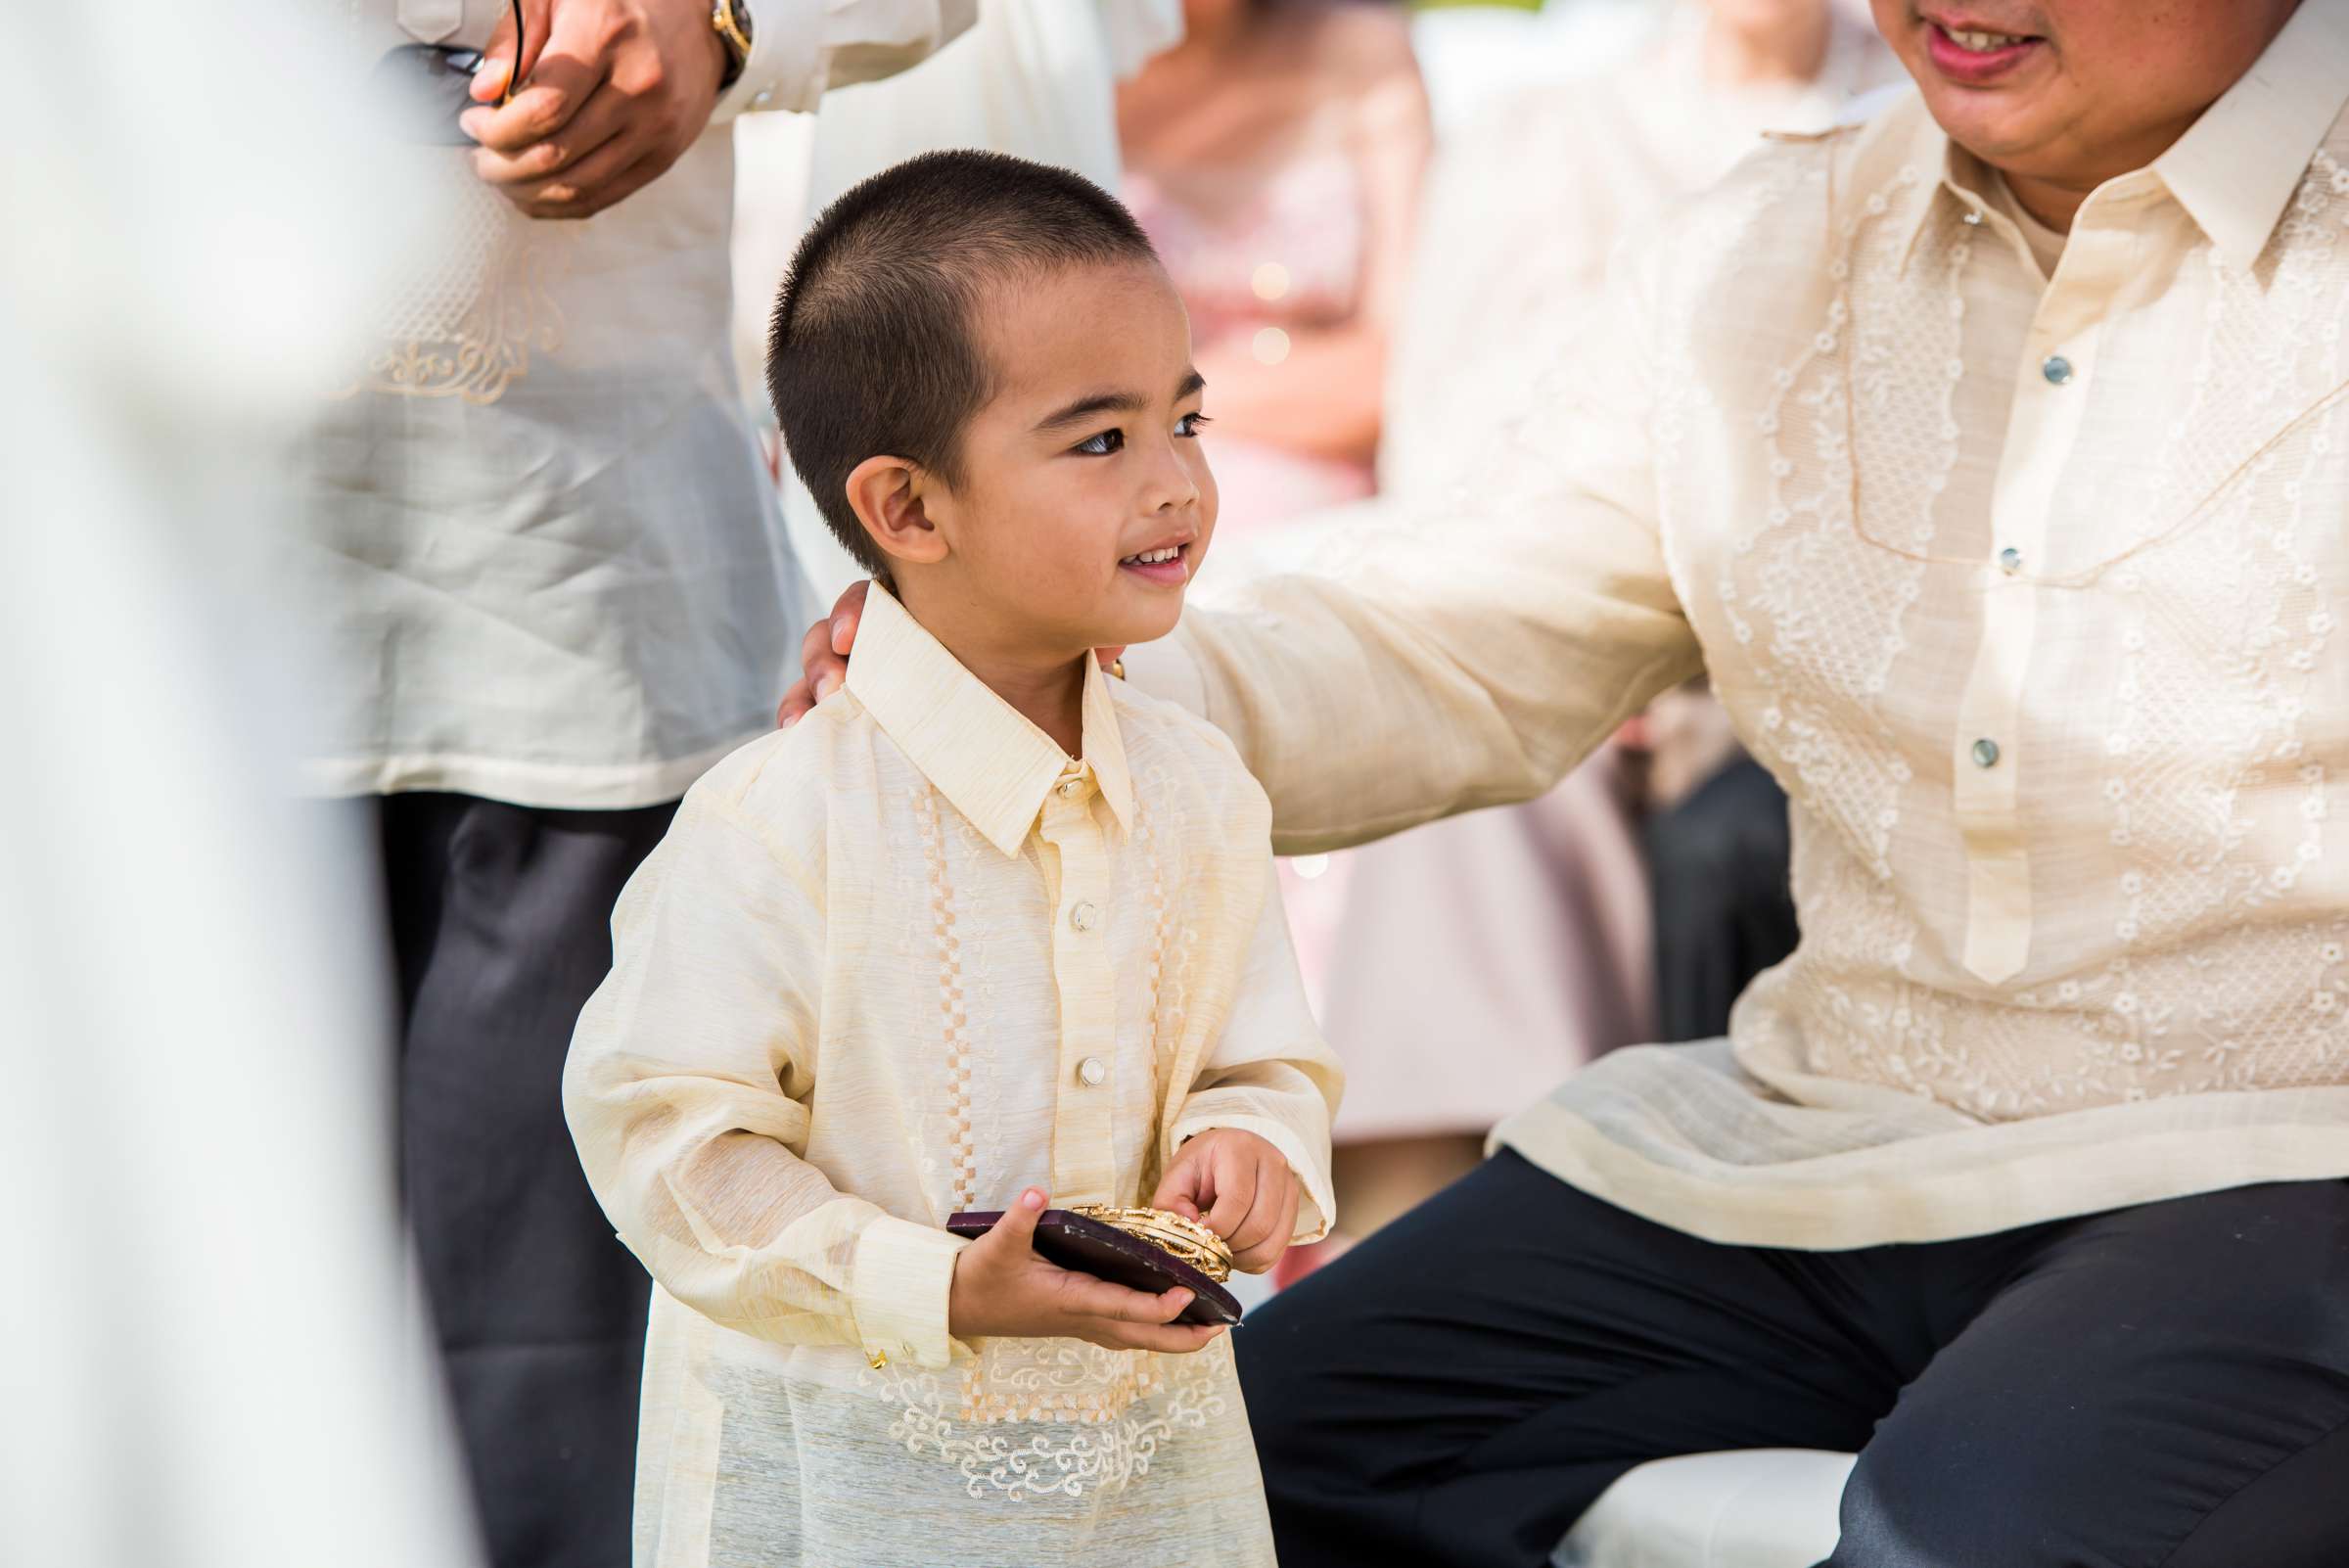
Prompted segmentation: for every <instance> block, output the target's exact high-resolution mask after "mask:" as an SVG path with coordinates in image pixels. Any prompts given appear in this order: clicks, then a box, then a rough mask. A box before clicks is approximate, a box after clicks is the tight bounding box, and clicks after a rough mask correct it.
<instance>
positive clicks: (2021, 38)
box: [810, 0, 2349, 1568]
mask: <svg viewBox="0 0 2349 1568" xmlns="http://www.w3.org/2000/svg"><path fill="white" fill-rule="evenodd" d="M1874 10H1875V18H1876V23H1877V25H1878V27H1879V29H1880V30H1881V31H1882V32H1883V34H1884V36H1885V37H1886V39H1887V40H1888V41H1889V42H1890V43H1891V45H1892V47H1893V48H1894V50H1895V51H1896V52H1897V53H1898V54H1899V55H1900V56H1901V59H1902V61H1903V63H1904V64H1905V65H1906V66H1907V67H1908V68H1909V70H1910V72H1911V75H1913V76H1914V77H1915V79H1916V82H1917V84H1918V87H1919V89H1920V91H1919V92H1918V93H1915V94H1909V95H1905V96H1904V97H1902V98H1900V99H1898V100H1896V101H1895V102H1893V103H1891V104H1890V105H1888V106H1886V107H1884V108H1883V109H1882V110H1881V111H1880V112H1879V113H1877V114H1876V115H1874V117H1873V118H1871V119H1869V120H1868V121H1867V122H1866V123H1865V124H1864V125H1858V126H1854V127H1850V128H1847V129H1844V130H1841V131H1838V132H1834V133H1830V134H1827V135H1823V136H1819V137H1814V138H1804V139H1795V140H1790V141H1785V142H1782V143H1780V144H1778V145H1776V146H1773V147H1771V148H1768V149H1765V150H1763V151H1761V152H1759V153H1758V154H1756V156H1754V157H1753V158H1751V159H1749V160H1748V161H1746V162H1745V163H1744V164H1743V165H1742V166H1741V168H1740V169H1739V170H1738V171H1737V172H1736V173H1735V174H1733V175H1731V176H1730V178H1729V180H1728V181H1727V183H1726V184H1725V185H1723V186H1721V187H1719V188H1717V189H1716V190H1714V191H1713V192H1711V193H1710V194H1708V195H1707V196H1705V197H1702V198H1700V199H1698V200H1697V201H1696V202H1694V203H1692V204H1691V205H1689V206H1688V207H1687V208H1683V209H1681V211H1680V212H1678V213H1677V214H1676V215H1675V216H1674V217H1673V218H1672V219H1671V220H1670V221H1669V222H1668V223H1666V224H1665V225H1664V226H1663V227H1662V228H1661V229H1660V230H1659V231H1658V232H1657V233H1656V234H1655V235H1653V236H1652V237H1650V239H1649V240H1648V242H1647V243H1645V244H1643V245H1640V246H1638V247H1637V248H1635V250H1634V251H1632V252H1631V253H1629V254H1627V255H1626V256H1625V258H1624V270H1623V272H1622V274H1621V277H1620V281H1619V286H1618V287H1617V288H1616V290H1615V291H1614V295H1613V299H1612V301H1611V303H1610V305H1609V307H1608V309H1607V310H1606V311H1605V312H1603V319H1602V322H1601V326H1600V330H1599V331H1598V332H1597V333H1596V335H1595V336H1593V337H1592V338H1590V339H1589V340H1588V341H1586V342H1585V343H1584V344H1582V345H1581V346H1579V347H1577V348H1576V349H1575V350H1573V351H1572V352H1571V353H1570V354H1569V356H1568V358H1567V360H1566V362H1565V367H1564V368H1565V375H1564V377H1563V379H1562V380H1560V381H1558V382H1556V383H1554V384H1552V385H1550V386H1549V387H1547V388H1546V389H1545V390H1544V392H1543V395H1542V398H1541V401H1540V403H1539V405H1538V406H1537V407H1536V409H1535V411H1534V412H1533V414H1532V415H1531V417H1530V418H1529V419H1528V420H1526V421H1525V422H1524V424H1523V425H1522V427H1521V428H1520V429H1518V430H1517V431H1516V433H1515V435H1514V437H1513V438H1512V439H1510V440H1509V441H1508V442H1507V443H1506V445H1505V447H1499V446H1497V448H1496V450H1495V451H1494V453H1493V454H1492V456H1491V457H1490V458H1489V460H1488V461H1487V463H1486V464H1485V465H1484V466H1483V467H1482V468H1481V470H1480V471H1479V472H1478V473H1477V474H1476V475H1475V476H1474V477H1473V478H1472V479H1471V481H1470V484H1469V486H1468V497H1469V500H1470V502H1471V504H1472V517H1471V519H1470V520H1469V523H1468V525H1467V526H1465V527H1453V528H1450V529H1447V530H1443V531H1441V532H1440V533H1428V534H1416V533H1411V532H1403V533H1398V534H1393V535H1390V536H1388V537H1386V538H1384V539H1379V540H1374V541H1373V540H1364V541H1362V544H1361V548H1360V553H1359V554H1358V555H1355V556H1354V557H1353V558H1351V559H1348V560H1344V561H1336V562H1332V563H1331V564H1330V565H1329V566H1328V567H1327V568H1326V569H1325V570H1323V571H1320V572H1317V573H1314V574H1297V575H1291V576H1279V577H1272V578H1266V579H1261V580H1259V581H1256V582H1253V583H1250V584H1248V585H1246V587H1245V589H1244V590H1243V592H1242V593H1241V595H1240V598H1241V599H1242V600H1243V607H1242V613H1240V614H1233V613H1231V612H1230V611H1229V610H1228V609H1227V610H1226V611H1224V612H1223V613H1221V614H1219V613H1217V612H1215V611H1213V610H1208V609H1199V610H1194V611H1193V613H1191V614H1190V615H1187V616H1186V617H1185V618H1184V621H1183V625H1182V627H1181V629H1180V630H1179V631H1178V632H1177V634H1176V635H1175V637H1174V639H1171V640H1170V641H1169V642H1168V643H1164V644H1160V645H1156V646H1154V647H1152V648H1147V649H1141V650H1137V651H1136V652H1134V653H1132V654H1129V655H1128V661H1127V662H1128V668H1129V669H1132V670H1133V671H1134V674H1135V676H1136V677H1137V679H1140V680H1142V681H1144V682H1146V683H1154V684H1156V685H1157V686H1158V687H1159V689H1160V690H1162V691H1166V692H1171V693H1172V692H1187V693H1188V696H1189V700H1190V701H1191V702H1192V703H1193V704H1195V705H1196V706H1197V707H1198V708H1199V709H1200V710H1202V711H1203V712H1205V713H1206V714H1208V715H1210V716H1211V717H1213V718H1214V719H1215V720H1216V721H1217V722H1218V723H1219V724H1221V726H1222V727H1223V728H1224V729H1225V730H1226V731H1227V732H1228V733H1229V734H1230V735H1231V736H1232V738H1233V740H1234V742H1235V743H1236V744H1237V745H1238V747H1239V750H1240V753H1241V755H1242V756H1243V757H1244V758H1245V759H1246V760H1247V761H1248V763H1249V765H1250V767H1251V768H1252V769H1253V770H1254V771H1255V772H1256V773H1257V775H1258V776H1259V777H1260V778H1261V779H1262V780H1263V781H1264V784H1265V787H1266V790H1267V793H1268V794H1269V796H1270V797H1271V800H1272V807H1273V830H1274V841H1275V846H1276V848H1279V849H1281V850H1284V851H1289V852H1296V851H1303V850H1310V849H1314V848H1323V847H1328V846H1331V845H1337V844H1344V843H1349V842H1353V841H1357V840H1359V839H1362V838H1366V837H1370V836H1374V835H1376V834H1379V833H1385V832H1393V831H1397V830H1399V829H1402V828H1405V827H1408V826H1410V825H1412V824H1413V823H1416V822H1420V821H1425V820H1427V819H1429V818H1430V817H1433V816H1436V815H1439V814H1441V813H1443V812H1445V811H1449V810H1459V809H1463V808H1466V807H1475V806H1482V805H1487V804H1492V803H1496V802H1500V801H1509V800H1519V799H1523V798H1525V797H1527V796H1530V795H1533V794H1535V793H1537V792H1538V791H1540V790H1542V789H1543V788H1544V787H1546V786H1547V785H1548V784H1550V783H1551V782H1552V781H1554V780H1555V779H1556V778H1557V777H1558V775H1559V774H1560V773H1561V772H1562V771H1563V770H1564V769H1565V768H1567V767H1569V766H1571V765H1572V764H1573V763H1574V761H1576V760H1577V759H1578V758H1580V757H1581V756H1582V755H1583V754H1584V753H1586V752H1587V751H1589V748H1590V747H1591V746H1593V745H1594V744H1596V743H1597V742H1598V740H1599V739H1601V738H1602V737H1604V736H1605V735H1607V734H1609V733H1611V732H1612V731H1613V729H1614V728H1615V726H1616V725H1617V724H1618V723H1619V722H1620V721H1621V720H1622V718H1623V717H1624V716H1625V715H1627V714H1629V713H1631V712H1633V711H1635V709H1637V708H1638V707H1639V706H1641V705H1642V704H1644V703H1645V702H1646V701H1647V700H1648V699H1649V698H1651V697H1652V696H1654V695H1655V694H1656V693H1657V692H1658V691H1660V690H1663V689H1664V688H1665V687H1667V686H1669V685H1671V684H1673V683H1674V682H1677V681H1679V680H1681V679H1684V678H1686V677H1687V676H1689V675H1690V674H1692V673H1694V672H1695V671H1696V670H1697V669H1700V668H1702V669H1707V670H1708V671H1709V672H1710V673H1711V675H1712V678H1713V683H1714V686H1715V689H1716V691H1717V692H1718V693H1719V694H1720V696H1721V699H1722V701H1723V703H1724V705H1725V706H1726V707H1727V710H1728V712H1729V713H1730V715H1732V716H1733V717H1734V718H1735V719H1736V721H1737V725H1738V729H1739V732H1740V735H1741V737H1742V738H1743V739H1744V740H1745V742H1746V743H1747V745H1748V746H1749V747H1750V748H1751V749H1752V750H1753V752H1754V754H1755V755H1756V756H1757V757H1758V758H1759V759H1760V760H1761V761H1763V762H1764V764H1765V765H1767V766H1768V767H1770V769H1771V770H1772V772H1773V774H1774V775H1775V776H1776V777H1777V779H1778V780H1779V782H1780V784H1781V785H1782V786H1783V787H1784V788H1785V790H1786V792H1787V794H1788V797H1789V799H1790V807H1789V808H1790V811H1791V814H1792V821H1793V824H1794V884H1795V892H1796V899H1797V903H1798V906H1799V908H1800V910H1801V914H1802V935H1801V942H1800V945H1799V946H1798V947H1797V949H1796V951H1795V953H1794V954H1793V956H1792V957H1790V958H1789V959H1788V960H1787V961H1786V962H1785V963H1783V964H1781V965H1779V966H1778V967H1777V968H1775V969H1773V970H1772V971H1770V972H1769V973H1768V974H1766V975H1764V976H1763V977H1762V978H1761V979H1759V980H1757V981H1756V982H1754V984H1753V985H1752V986H1751V987H1749V988H1748V990H1747V992H1746V993H1745V995H1744V998H1743V999H1742V1000H1741V1001H1740V1002H1739V1004H1738V1006H1737V1009H1736V1011H1735V1014H1734V1016H1733V1019H1732V1022H1731V1026H1730V1032H1729V1036H1728V1038H1727V1039H1724V1040H1719V1041H1714V1042H1710V1043H1707V1044H1697V1045H1688V1046H1676V1047H1662V1048H1659V1047H1636V1046H1635V1047H1632V1048H1630V1049H1626V1050H1621V1051H1617V1052H1614V1053H1612V1054H1611V1055H1608V1056H1606V1057H1603V1058H1601V1059H1600V1060H1599V1061H1598V1062H1597V1063H1595V1064H1594V1065H1593V1066H1591V1067H1589V1069H1587V1070H1585V1071H1584V1072H1583V1073H1581V1074H1579V1075H1578V1076H1576V1077H1575V1078H1574V1079H1572V1080H1570V1081H1569V1082H1568V1083H1567V1084H1565V1085H1564V1086H1563V1087H1561V1088H1560V1089H1559V1090H1558V1091H1557V1092H1556V1093H1554V1094H1553V1095H1551V1096H1550V1097H1549V1098H1548V1099H1547V1100H1545V1101H1543V1102H1542V1103H1541V1104H1540V1105H1538V1106H1535V1107H1533V1108H1532V1109H1530V1110H1528V1111H1526V1112H1524V1113H1522V1114H1521V1115H1519V1116H1518V1117H1516V1118H1514V1119H1513V1120H1512V1121H1511V1122H1509V1123H1507V1124H1505V1125H1504V1126H1503V1127H1502V1129H1501V1130H1500V1132H1499V1134H1498V1138H1499V1141H1500V1143H1501V1144H1502V1145H1503V1147H1502V1148H1501V1149H1500V1151H1499V1152H1497V1154H1496V1155H1495V1156H1494V1157H1493V1158H1492V1159H1490V1160H1489V1161H1487V1162H1486V1163H1485V1164H1484V1165H1483V1166H1482V1167H1480V1168H1479V1169H1478V1170H1477V1171H1476V1172H1475V1173H1474V1174H1472V1175H1471V1176H1467V1177H1465V1178H1464V1179H1463V1180H1461V1181H1460V1182H1459V1183H1458V1184H1456V1185H1455V1186H1453V1187H1451V1188H1450V1189H1449V1190H1448V1191H1446V1192H1445V1193H1443V1194H1441V1195H1439V1196H1438V1197H1436V1198H1435V1199H1433V1200H1432V1201H1430V1202H1429V1203H1428V1204H1426V1205H1425V1206H1423V1207H1422V1208H1420V1209H1419V1210H1417V1211H1415V1212H1414V1213H1413V1214H1411V1215H1408V1216H1405V1218H1404V1219H1402V1220H1400V1221H1398V1222H1396V1223H1395V1224H1394V1225H1392V1226H1390V1227H1389V1228H1388V1229H1386V1230H1384V1231H1382V1232H1380V1233H1379V1234H1378V1235H1377V1236H1376V1237H1373V1238H1372V1239H1371V1240H1370V1241H1368V1242H1366V1243H1365V1244H1364V1245H1362V1246H1360V1247H1359V1248H1357V1249H1356V1250H1355V1251H1354V1252H1352V1253H1350V1254H1349V1255H1347V1256H1346V1257H1345V1258H1343V1259H1341V1260H1339V1261H1338V1262H1337V1263H1335V1264H1333V1265H1332V1266H1331V1267H1329V1268H1326V1269H1323V1270H1322V1271H1321V1272H1319V1273H1317V1274H1315V1275H1313V1276H1312V1277H1311V1278H1309V1279H1307V1280H1306V1281H1305V1282H1304V1283H1302V1284H1301V1285H1299V1286H1298V1287H1296V1288H1295V1289H1294V1290H1292V1291H1289V1292H1287V1293H1284V1294H1283V1295H1281V1296H1279V1297H1277V1298H1275V1299H1274V1300H1273V1302H1272V1303H1271V1304H1270V1305H1269V1306H1268V1307H1267V1309H1265V1311H1264V1312H1263V1313H1262V1314H1260V1319H1259V1320H1256V1321H1254V1322H1253V1324H1252V1326H1251V1327H1250V1329H1249V1330H1248V1332H1247V1333H1245V1334H1243V1335H1242V1336H1240V1338H1239V1341H1238V1344H1237V1354H1238V1355H1239V1357H1240V1369H1241V1374H1242V1381H1243V1383H1244V1385H1245V1386H1246V1390H1247V1396H1248V1407H1249V1412H1250V1416H1251V1418H1252V1420H1253V1422H1254V1424H1255V1427H1256V1432H1257V1437H1258V1441H1259V1446H1260V1449H1261V1453H1262V1457H1263V1460H1264V1469H1265V1479H1266V1484H1267V1491H1268V1493H1269V1495H1270V1499H1271V1507H1272V1519H1273V1528H1274V1533H1275V1536H1276V1538H1277V1543H1278V1546H1279V1551H1280V1559H1281V1561H1282V1563H1284V1564H1286V1565H1288V1568H1312V1565H1315V1564H1325V1563H1326V1564H1340V1563H1345V1564H1353V1563H1359V1562H1365V1561H1409V1562H1416V1563H1429V1564H1437V1563H1443V1564H1459V1565H1468V1564H1474V1565H1479V1568H1486V1565H1490V1568H1503V1565H1516V1568H1534V1565H1536V1564H1540V1563H1542V1562H1543V1561H1544V1560H1545V1559H1546V1558H1547V1557H1548V1555H1549V1553H1550V1551H1551V1549H1552V1548H1553V1547H1554V1546H1555V1545H1556V1544H1557V1542H1558V1539H1559V1537H1560V1536H1561V1535H1562V1534H1563V1533H1564V1532H1565V1530H1566V1528H1567V1527H1568V1525H1569V1524H1571V1523H1572V1522H1573V1520H1574V1518H1575V1517H1576V1516H1577V1515H1578V1514H1579V1513H1580V1512H1581V1511H1582V1510H1583V1509H1584V1508H1585V1507H1586V1506H1587V1505H1588V1504H1589V1502H1590V1501H1591V1500H1592V1499H1595V1498H1596V1497H1597V1496H1598V1495H1599V1493H1600V1492H1601V1491H1603V1490H1604V1489H1605V1488H1606V1487H1607V1486H1608V1485H1609V1484H1610V1483H1611V1482H1612V1481H1613V1480H1614V1479H1615V1478H1616V1477H1617V1476H1619V1475H1621V1474H1622V1473H1623V1472H1624V1471H1626V1470H1627V1469H1629V1468H1631V1467H1632V1466H1634V1465H1635V1464H1638V1463H1640V1462H1641V1461H1643V1460H1647V1459H1652V1458H1658V1457H1661V1456H1664V1455H1667V1454H1675V1453H1695V1452H1702V1451H1707V1450H1716V1449H1734V1448H1753V1447H1777V1446H1797V1447H1809V1448H1841V1449H1848V1450H1857V1451H1858V1453H1859V1456H1860V1457H1859V1463H1858V1466H1857V1468H1856V1469H1855V1471H1854V1472H1853V1475H1852V1478H1851V1482H1850V1484H1849V1486H1848V1488H1847V1489H1846V1491H1845V1493H1844V1497H1843V1508H1842V1542H1841V1545H1839V1546H1838V1547H1837V1548H1836V1550H1835V1553H1834V1555H1833V1557H1832V1558H1831V1559H1830V1563H1831V1565H1832V1568H1976V1565H1984V1568H1987V1565H1993V1564H1995V1565H1997V1568H2070V1565H2076V1564H2084V1563H2098V1564H2110V1565H2114V1568H2121V1565H2127V1568H2155V1565H2159V1568H2251V1565H2257V1568H2337V1565H2338V1564H2340V1563H2342V1562H2344V1561H2349V1489H2344V1488H2343V1487H2342V1486H2341V1484H2340V1478H2341V1476H2342V1475H2343V1474H2344V1473H2349V1311H2344V1307H2343V1303H2344V1302H2349V1181H2344V1180H2343V1179H2342V1178H2343V1177H2345V1176H2349V846H2345V845H2344V842H2343V831H2344V830H2343V827H2342V821H2343V817H2344V814H2345V813H2349V788H2345V787H2344V780H2349V657H2344V648H2343V639H2344V638H2345V637H2349V336H2345V334H2344V322H2345V321H2349V119H2345V118H2344V115H2343V108H2344V105H2345V104H2349V0H2162V3H2160V4H2147V3H2145V0H1874ZM1214 406H1215V392H1214V389H1213V388H1210V389H1209V391H1208V409H1209V411H1210V412H1211V413H1212V412H1213V410H1214ZM847 640H848V639H847V637H846V636H845V635H843V634H842V632H841V630H839V629H836V630H834V631H833V632H832V633H831V635H830V637H829V638H827V637H824V636H816V637H812V638H811V639H810V654H811V656H812V657H811V659H810V664H811V668H812V669H813V670H814V672H815V674H816V676H817V678H818V679H819V680H821V681H826V682H828V681H830V680H832V679H836V678H837V669H836V668H835V664H836V662H835V661H834V660H833V659H831V658H830V657H828V656H827V655H826V653H825V652H824V650H825V649H826V647H827V646H834V645H838V644H839V643H842V642H845V641H847ZM1444 1045H1445V1042H1444V1041H1443V1040H1441V1039H1431V1040H1430V1041H1429V1042H1428V1049H1429V1061H1430V1067H1429V1071H1431V1072H1440V1071H1441V1070H1442V1056H1443V1051H1444Z"/></svg>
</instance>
